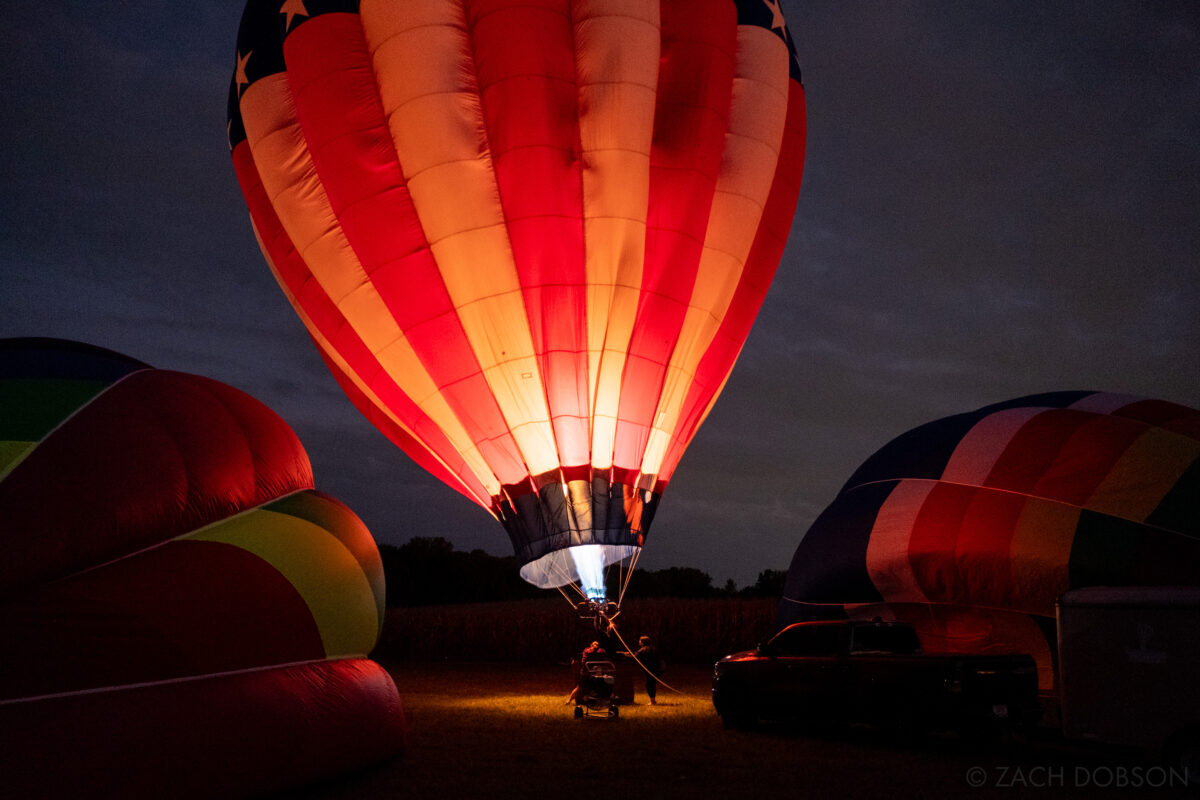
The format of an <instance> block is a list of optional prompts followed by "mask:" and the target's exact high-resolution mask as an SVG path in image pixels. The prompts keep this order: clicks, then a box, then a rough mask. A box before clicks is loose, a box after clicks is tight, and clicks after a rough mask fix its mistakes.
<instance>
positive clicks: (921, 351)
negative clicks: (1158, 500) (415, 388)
mask: <svg viewBox="0 0 1200 800" xmlns="http://www.w3.org/2000/svg"><path fill="white" fill-rule="evenodd" d="M783 8H784V11H785V13H786V15H787V20H788V24H789V27H790V29H791V31H792V34H793V35H794V37H795V40H796V44H797V50H798V52H799V56H800V62H801V65H802V67H803V70H804V83H805V87H806V89H807V92H808V117H809V141H808V151H807V160H806V168H805V177H804V186H803V188H802V190H801V193H800V205H799V208H798V209H797V212H796V219H795V222H794V224H793V228H792V236H791V239H790V241H789V244H788V247H787V251H786V253H785V255H784V259H783V262H782V264H781V266H780V269H779V273H778V275H777V276H776V279H775V283H774V285H773V287H772V289H771V293H770V294H769V295H768V297H767V301H766V304H765V305H764V306H763V310H762V313H761V315H760V317H759V320H758V323H757V325H756V327H755V329H754V331H753V332H752V333H751V336H750V339H749V340H748V342H747V344H746V347H745V349H744V351H743V354H742V358H741V360H740V361H739V363H738V366H737V368H736V369H735V370H734V373H733V376H732V377H731V379H730V381H729V383H728V386H727V388H726V390H725V393H724V394H723V395H722V398H721V400H720V401H719V402H718V403H717V406H716V408H715V410H714V411H713V413H712V415H711V416H710V417H709V420H708V422H707V423H706V424H705V426H704V427H703V428H702V429H701V431H700V433H699V434H698V436H697V437H696V440H695V441H694V443H693V444H692V446H691V448H690V449H689V450H688V452H687V454H686V455H685V456H684V458H683V462H682V464H681V466H680V468H679V470H678V471H677V472H676V474H675V478H674V480H673V481H672V483H671V486H670V488H669V489H668V491H667V493H666V495H665V496H664V499H663V503H662V505H661V507H660V510H659V514H658V516H657V517H656V518H655V522H654V528H653V530H652V532H651V536H650V541H649V544H648V547H647V549H646V553H645V555H644V557H643V559H642V561H641V565H642V566H645V567H649V568H662V567H667V566H694V567H699V568H700V569H703V570H705V571H707V572H708V573H709V574H711V575H712V576H713V578H714V582H715V583H716V584H718V585H721V584H723V583H724V582H725V580H726V579H727V578H733V579H734V580H735V581H737V582H738V584H739V585H745V584H746V583H749V582H753V581H754V579H755V577H756V576H757V575H758V573H759V572H760V571H761V570H763V569H786V568H787V565H788V562H789V561H790V559H791V555H792V552H793V551H794V550H795V548H796V544H797V542H798V541H799V539H800V537H801V536H802V535H803V533H804V531H805V530H806V529H807V528H808V526H809V524H810V523H811V522H812V520H813V519H814V518H815V517H816V515H817V514H818V513H819V512H820V511H821V509H822V508H823V507H824V506H825V505H826V504H827V503H828V502H829V501H830V500H832V498H833V496H834V494H835V493H836V492H837V490H838V488H839V487H840V486H841V484H842V482H844V481H845V479H846V478H847V477H848V476H849V475H850V473H851V472H852V471H853V470H854V468H855V467H856V466H857V465H858V464H859V463H860V462H861V461H862V460H863V459H865V458H866V457H867V456H868V455H870V454H871V453H872V452H873V451H874V450H875V449H877V448H878V447H880V446H882V445H883V444H884V443H885V442H887V441H888V440H889V439H890V438H892V437H893V436H895V435H897V434H899V433H902V432H903V431H905V430H907V429H909V428H911V427H913V426H915V425H918V424H920V423H922V422H925V421H928V420H931V419H935V418H938V417H941V416H945V415H948V414H952V413H956V412H959V411H965V410H970V409H974V408H977V407H979V406H981V405H985V404H988V403H992V402H996V401H1000V400H1005V399H1009V398H1012V397H1016V396H1019V395H1023V394H1030V393H1033V392H1040V391H1048V390H1056V389H1097V390H1107V391H1114V392H1125V393H1130V394H1137V395H1143V396H1148V397H1156V398H1161V399H1165V400H1171V401H1174V402H1177V403H1182V404H1184V405H1190V406H1193V407H1196V406H1200V357H1198V355H1197V354H1198V353H1200V313H1198V310H1200V11H1198V10H1197V8H1198V7H1197V6H1196V5H1195V4H1194V3H1192V2H1190V0H1183V1H1181V2H1156V3H1134V2H1129V3H1117V2H1095V1H1094V0H1081V1H1080V2H1069V3H1068V2H1049V3H1027V2H995V3H969V4H968V3H957V2H941V3H926V2H892V1H891V0H889V1H888V2H882V1H881V2H875V3H865V2H846V1H845V0H823V1H822V2H801V0H784V2H783ZM99 11H102V12H103V13H97V12H99ZM240 14H241V2H238V0H225V2H189V3H162V2H150V1H149V0H147V1H146V2H121V3H111V4H110V3H103V4H97V3H94V2H66V1H65V0H60V1H59V2H54V3H45V2H34V1H33V0H9V2H7V3H6V4H5V14H4V23H5V24H4V28H3V30H2V31H0V63H2V64H3V68H4V72H3V74H4V76H5V80H4V82H3V87H2V88H0V93H2V102H3V117H2V119H3V122H2V123H0V124H2V125H3V142H2V146H0V164H2V169H3V179H4V192H3V195H2V200H0V202H2V204H3V205H2V208H3V216H2V219H3V224H2V225H0V337H8V336H53V337H61V338H67V339H78V340H81V341H85V342H89V343H92V344H96V345H100V346H103V347H107V348H111V349H113V350H117V351H119V352H122V353H126V354H128V355H130V356H133V357H135V358H138V359H141V360H143V361H146V362H149V363H151V364H153V365H155V366H158V367H162V368H166V369H175V370H181V371H185V372H193V373H197V374H200V375H206V376H209V377H212V378H216V379H217V380H221V381H224V382H226V383H229V384H231V385H233V386H236V387H238V388H240V389H242V390H244V391H246V392H249V393H250V394H252V395H254V396H255V397H257V398H258V399H259V400H262V401H263V402H264V403H266V404H267V405H269V406H270V407H272V408H273V409H275V410H276V411H277V412H278V413H279V414H281V415H282V416H283V417H284V419H286V420H287V421H288V422H289V423H290V424H291V425H292V427H293V428H295V430H296V432H297V433H298V434H299V436H300V438H301V440H302V441H303V442H304V444H305V446H306V448H307V449H308V452H309V455H310V456H311V458H312V461H313V468H314V471H315V473H316V479H317V486H318V488H320V489H323V490H324V491H327V492H329V493H331V494H333V495H335V496H336V497H338V498H340V499H341V500H343V501H344V502H346V503H347V504H348V505H349V506H350V507H351V508H353V509H354V510H355V511H356V512H357V513H358V514H359V516H361V517H362V518H363V520H364V521H365V522H366V523H367V525H368V526H369V527H370V529H371V531H372V532H373V533H374V534H375V537H376V538H377V539H378V540H379V541H381V542H387V543H393V544H400V543H403V542H405V541H407V540H408V539H409V538H411V537H413V536H444V537H446V538H447V539H450V540H451V541H453V542H454V543H455V545H456V546H457V547H458V548H460V549H471V548H476V547H480V548H483V549H485V550H488V551H489V552H492V553H496V554H507V553H509V552H510V550H509V544H508V539H507V536H506V535H505V533H504V531H503V529H502V528H501V526H500V525H499V523H496V522H495V521H494V520H492V518H491V517H490V516H489V515H488V514H487V513H486V512H485V511H484V510H483V509H481V508H479V507H477V506H475V505H473V504H471V503H470V502H469V501H467V500H466V499H465V498H463V497H462V496H461V495H459V494H457V493H456V492H454V491H452V490H450V489H449V488H447V487H445V486H443V485H442V484H440V483H439V482H438V481H436V480H435V479H433V478H431V477H429V476H428V475H426V474H425V473H424V472H423V471H421V470H420V469H419V468H418V467H416V466H415V465H413V464H412V462H411V461H409V459H408V458H407V457H406V456H405V455H404V454H403V453H401V452H400V451H399V450H397V449H395V448H394V447H393V446H392V445H391V444H390V443H389V442H388V441H387V440H386V439H385V438H384V437H383V436H382V435H381V434H379V433H377V432H376V431H375V429H374V428H373V427H371V425H370V424H369V423H367V422H366V421H365V420H364V419H363V418H361V417H360V416H359V414H358V412H357V411H356V410H355V409H354V408H353V407H352V406H351V404H350V403H349V401H347V400H345V399H344V397H343V396H342V394H341V392H340V390H339V389H338V387H337V385H336V384H335V382H334V380H333V378H332V377H331V376H330V375H329V373H328V372H327V371H326V369H325V367H324V364H323V363H322V361H321V359H320V358H319V356H318V355H317V351H316V349H315V348H314V347H313V345H312V344H311V342H310V341H309V339H308V336H307V334H306V333H305V331H304V328H303V326H302V325H301V323H300V322H299V320H298V319H297V318H296V316H295V314H294V313H293V312H292V310H291V307H290V306H289V305H288V303H287V301H286V300H285V298H284V296H283V293H282V292H281V291H280V290H279V289H278V287H277V286H276V285H275V282H274V279H273V278H272V276H271V274H270V271H269V270H268V268H267V267H266V264H265V262H264V261H263V258H262V256H261V254H260V253H259V250H258V246H257V245H256V243H255V241H254V236H253V233H252V232H251V228H250V224H249V221H248V217H247V213H246V209H245V205H244V203H243V201H242V197H241V194H240V192H239V191H238V187H237V183H236V180H235V179H234V173H233V168H232V165H231V163H230V160H229V154H228V148H227V144H226V138H225V101H226V93H227V91H228V85H229V79H230V75H231V73H232V70H233V66H234V39H235V34H236V31H237V26H238V21H239V18H240Z"/></svg>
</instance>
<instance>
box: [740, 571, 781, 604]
mask: <svg viewBox="0 0 1200 800" xmlns="http://www.w3.org/2000/svg"><path fill="white" fill-rule="evenodd" d="M786 581H787V572H786V571H785V570H781V569H764V570H763V571H762V572H760V573H758V580H757V581H755V582H754V585H752V586H747V587H746V588H745V589H742V592H741V594H742V596H743V597H783V585H784V583H786Z"/></svg>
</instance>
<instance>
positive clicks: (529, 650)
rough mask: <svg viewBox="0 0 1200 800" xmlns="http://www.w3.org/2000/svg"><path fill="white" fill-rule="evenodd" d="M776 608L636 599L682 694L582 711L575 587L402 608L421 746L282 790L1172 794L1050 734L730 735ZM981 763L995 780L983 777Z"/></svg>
mask: <svg viewBox="0 0 1200 800" xmlns="http://www.w3.org/2000/svg"><path fill="white" fill-rule="evenodd" d="M774 612H775V603H774V602H772V601H768V600H747V599H716V600H678V599H675V600H672V599H645V600H637V601H636V602H628V603H627V604H626V607H625V610H624V611H623V612H622V614H621V617H620V619H619V623H620V628H621V631H622V635H623V636H624V637H625V639H626V640H627V641H630V642H632V641H633V640H634V638H635V637H636V636H638V635H640V634H643V633H645V634H649V635H651V636H653V637H655V639H656V641H657V642H658V643H659V646H660V648H661V651H662V653H663V655H664V656H665V657H666V659H667V661H668V662H669V667H668V669H667V672H666V674H665V676H664V677H665V679H666V680H667V681H668V682H669V683H670V684H671V685H673V686H674V687H676V688H677V689H678V690H679V693H675V692H672V691H670V690H667V689H660V694H659V701H660V704H659V705H656V706H650V705H648V704H647V702H646V697H645V694H644V691H643V687H642V682H641V680H640V679H638V680H636V681H635V686H636V702H635V703H634V704H633V705H627V706H622V707H621V713H620V717H619V718H617V719H610V718H608V717H604V716H596V717H587V718H584V719H578V720H577V719H575V718H574V717H573V715H572V710H573V709H572V707H571V706H567V705H564V701H565V700H566V698H567V695H568V694H569V692H570V690H571V687H572V678H571V672H570V668H569V666H567V664H568V663H569V661H570V658H571V657H572V656H573V655H576V654H578V652H579V650H580V648H581V647H582V646H583V644H585V643H586V641H587V640H589V639H590V638H591V637H592V636H593V635H594V631H593V630H592V629H591V627H590V623H584V622H581V621H579V620H577V619H576V618H575V617H574V615H573V614H572V613H571V611H570V609H568V608H567V606H566V603H565V602H564V601H562V599H561V598H551V599H546V600H535V601H522V602H510V603H490V604H478V605H460V606H442V607H427V608H403V609H391V610H389V615H388V619H387V622H386V624H385V628H384V634H383V638H382V641H381V643H380V646H379V648H378V649H377V650H376V652H375V654H374V657H375V658H376V660H378V661H380V662H381V663H382V664H384V665H385V666H386V667H387V668H388V670H389V672H390V673H391V675H392V678H393V680H394V681H395V683H396V686H397V687H398V688H399V690H400V695H401V698H402V700H403V703H404V708H405V713H406V716H407V720H408V727H409V737H410V738H409V747H408V750H407V752H406V753H405V755H404V756H403V757H402V758H400V759H397V760H395V761H393V762H390V763H388V764H384V765H381V766H379V767H376V768H373V769H370V770H367V771H365V772H361V773H357V774H351V775H346V776H342V777H340V778H338V779H337V780H334V781H330V782H328V783H326V784H323V785H319V786H313V787H308V788H306V789H305V790H304V791H302V792H295V791H292V792H288V793H286V794H285V795H283V796H284V797H287V798H293V797H299V798H309V800H351V798H353V799H354V800H366V799H370V798H415V799H416V800H421V799H423V798H430V799H431V800H458V798H509V797H512V798H523V799H524V800H540V798H570V799H571V800H591V798H597V799H599V798H603V799H604V800H612V799H614V798H615V799H618V800H624V798H637V800H642V798H645V799H646V800H670V799H671V798H688V800H696V799H700V800H703V799H704V798H772V799H773V798H787V799H788V800H793V799H794V800H801V799H803V800H808V799H809V798H842V799H845V800H853V799H854V798H881V797H889V798H890V797H896V798H946V797H950V798H954V797H964V798H971V799H972V800H979V798H985V797H1001V798H1009V799H1010V800H1011V799H1012V798H1017V797H1036V798H1039V800H1040V799H1042V798H1047V799H1048V798H1056V797H1081V796H1082V797H1092V796H1101V797H1104V796H1109V797H1121V798H1127V799H1128V800H1133V798H1135V797H1137V798H1141V797H1164V796H1169V795H1171V794H1173V792H1171V791H1164V790H1161V789H1155V790H1153V791H1152V792H1151V791H1148V790H1146V789H1145V788H1144V787H1143V789H1142V790H1141V791H1135V790H1134V789H1133V788H1132V787H1129V786H1123V787H1122V786H1115V785H1114V786H1112V787H1109V788H1106V789H1101V790H1097V788H1096V786H1094V785H1091V784H1094V783H1095V781H1091V783H1089V784H1088V785H1082V786H1081V785H1080V780H1079V778H1080V777H1081V776H1082V777H1083V778H1084V779H1087V780H1089V781H1090V779H1091V776H1092V775H1093V774H1094V773H1093V772H1091V771H1090V770H1092V769H1094V768H1096V767H1100V768H1104V767H1109V766H1115V767H1125V768H1132V767H1134V766H1137V765H1138V762H1137V758H1136V756H1135V755H1133V754H1129V753H1124V752H1118V751H1113V750H1101V749H1096V748H1087V747H1082V746H1079V745H1068V744H1064V743H1063V742H1061V741H1060V740H1058V739H1057V738H1056V737H1055V736H1054V735H1051V734H1047V733H1041V734H1038V735H1035V736H1034V737H1032V738H1030V739H1011V738H1010V739H1006V740H1002V741H999V742H994V743H989V744H979V743H970V742H964V741H960V740H958V739H956V738H954V737H952V736H948V735H946V736H939V735H925V736H920V737H918V738H916V739H914V740H902V739H900V738H898V737H897V736H896V735H889V734H887V733H884V732H880V731H874V730H870V729H867V728H848V729H846V728H841V729H839V728H831V729H825V730H811V729H797V728H795V727H778V726H776V727H771V726H764V727H761V728H759V729H757V730H753V731H748V732H746V731H728V730H725V728H724V727H723V725H722V724H721V720H720V718H719V717H717V715H716V713H715V711H714V710H713V707H712V701H711V694H710V692H711V684H710V681H711V665H712V662H713V661H714V660H715V659H716V658H717V657H718V656H720V655H722V654H724V653H727V652H731V651H734V650H738V649H743V648H746V647H749V646H752V645H753V644H754V643H755V642H757V641H759V640H761V639H763V638H765V637H766V636H767V635H769V634H770V632H771V630H772V625H773V620H774ZM971 770H975V772H971ZM980 770H982V772H980ZM1078 770H1082V772H1079V771H1078ZM1098 774H1099V775H1100V776H1101V777H1103V776H1104V773H1098ZM1113 774H1114V775H1115V773H1113ZM980 775H982V776H983V778H984V780H983V783H982V786H979V787H976V786H973V785H971V783H970V778H971V777H975V778H976V779H978V777H979V776H980ZM1112 780H1113V782H1114V783H1115V780H1116V779H1115V777H1114V778H1113V779H1112Z"/></svg>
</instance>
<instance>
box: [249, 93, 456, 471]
mask: <svg viewBox="0 0 1200 800" xmlns="http://www.w3.org/2000/svg"><path fill="white" fill-rule="evenodd" d="M250 88H251V87H249V86H248V87H247V90H246V94H249V93H250ZM243 97H244V95H243ZM239 105H240V107H244V104H239ZM251 128H253V126H251ZM247 144H250V143H249V141H248V142H247ZM248 152H250V153H253V149H252V148H250V149H249V150H248ZM251 163H253V164H254V165H255V170H256V173H257V174H258V175H259V180H260V182H261V169H259V168H258V160H257V159H255V158H253V156H252V157H251ZM260 185H262V184H261V183H260ZM265 189H266V187H265V185H264V191H265ZM264 199H266V200H267V203H266V206H264V208H263V209H262V211H263V212H264V213H270V214H271V216H272V218H273V219H276V220H277V221H279V222H280V223H282V220H279V219H278V217H277V215H276V212H275V211H274V203H273V202H272V201H270V200H269V198H265V196H264ZM251 207H252V209H253V207H254V204H253V203H252V204H251ZM268 209H269V211H268ZM279 230H280V233H281V234H282V235H283V236H284V237H285V239H286V240H287V246H288V248H289V252H290V253H294V254H295V257H296V259H298V260H299V263H301V264H303V271H304V272H305V274H306V275H310V276H311V274H312V273H311V269H310V267H309V266H308V265H307V264H306V263H304V262H303V260H302V259H301V257H300V254H299V252H298V251H297V250H296V249H295V246H294V244H293V243H292V242H291V237H290V236H288V234H287V232H286V230H285V229H284V228H283V227H282V224H280V228H279ZM261 241H262V237H261V236H260V242H261ZM264 254H266V255H267V256H268V262H269V263H272V265H273V266H278V265H276V264H275V263H274V262H273V261H272V259H271V258H270V253H269V251H268V250H265V249H264ZM275 271H276V274H277V276H278V275H281V274H283V273H281V272H280V271H279V270H278V269H276V270H275ZM313 277H315V276H313ZM281 285H283V284H281ZM315 285H316V286H318V287H320V284H319V283H317V284H315ZM285 291H286V287H285ZM322 291H324V290H323V289H322ZM289 294H290V293H289ZM293 296H294V297H298V296H296V295H293ZM330 303H331V307H332V308H336V305H335V304H333V302H332V298H330ZM294 307H296V308H297V309H302V308H304V307H305V304H299V305H295V304H294ZM338 313H339V315H341V312H340V310H339V311H338ZM301 318H302V319H305V315H304V314H301ZM342 319H343V324H344V325H348V323H347V322H346V321H345V319H344V316H343V317H342ZM348 329H349V330H351V331H353V330H354V329H353V327H349V328H348ZM319 331H320V328H319V326H314V327H312V328H310V332H313V333H317V332H319ZM355 335H356V336H357V333H356V334H355ZM321 338H324V335H323V334H321ZM328 341H329V346H328V349H327V350H326V352H328V353H329V354H330V355H331V356H333V357H335V358H337V359H339V360H341V359H342V358H343V357H342V356H341V355H340V352H341V351H340V349H339V348H337V347H335V346H334V345H333V344H332V341H333V340H328ZM364 346H366V343H365V342H364ZM372 358H377V357H376V356H374V355H372ZM344 371H345V372H346V374H347V375H348V376H356V379H357V380H359V381H362V380H365V376H362V375H361V371H360V370H359V369H355V368H353V367H351V366H350V364H349V362H347V368H346V370H344ZM378 374H384V375H386V372H384V371H383V370H382V368H381V370H380V373H378ZM388 379H389V380H390V376H388ZM362 389H363V390H364V394H366V395H367V396H369V397H373V396H375V393H374V391H373V390H371V388H370V387H369V386H368V385H363V386H362ZM397 391H400V392H401V393H403V390H402V389H400V388H399V387H397ZM377 405H378V407H379V408H381V409H382V410H383V411H384V413H388V414H389V415H390V410H389V408H388V407H387V406H386V405H384V404H382V403H380V404H377ZM414 407H417V408H419V407H418V406H416V405H415V403H414ZM421 413H422V414H423V415H424V413H425V412H424V411H423V410H422V411H421ZM393 419H395V420H396V421H397V422H400V420H399V419H397V418H395V417H394V416H393ZM401 425H402V427H404V428H407V427H408V425H407V424H405V423H401ZM451 433H453V431H451ZM414 438H415V439H416V440H418V441H422V442H423V441H424V437H423V436H420V435H416V432H415V431H414ZM426 446H427V445H426ZM427 447H428V446H427ZM455 449H456V450H459V451H460V452H461V451H462V450H463V448H461V447H460V446H455ZM467 452H468V454H469V452H470V448H467ZM443 463H445V462H444V460H443Z"/></svg>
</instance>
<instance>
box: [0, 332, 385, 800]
mask: <svg viewBox="0 0 1200 800" xmlns="http://www.w3.org/2000/svg"><path fill="white" fill-rule="evenodd" d="M0 409H2V410H3V413H0V664H3V668H2V669H0V732H4V733H7V732H9V731H12V732H19V734H14V735H19V736H20V743H19V746H17V744H16V743H15V742H12V741H8V740H7V738H6V740H5V741H4V745H5V746H3V747H0V773H3V775H4V779H3V780H4V786H5V789H6V790H11V791H13V792H15V794H14V796H30V797H34V796H68V795H69V794H72V793H86V794H88V795H89V796H177V797H192V796H241V795H249V794H253V793H255V792H262V791H267V790H275V789H279V788H282V787H284V786H288V785H292V784H294V783H296V782H303V781H304V780H310V779H315V778H318V777H322V776H326V775H328V774H330V773H331V772H336V771H339V770H342V769H348V768H353V767H357V766H361V765H363V764H366V763H370V762H371V761H373V760H377V759H379V758H382V757H386V756H389V755H393V754H395V753H396V752H397V751H398V749H399V747H400V743H401V739H400V737H401V734H402V716H401V713H400V705H399V697H398V696H397V693H396V688H395V686H394V685H393V684H392V682H391V679H390V678H389V677H388V675H387V673H386V672H384V671H383V670H382V669H381V668H380V667H379V666H378V665H376V664H374V663H372V662H370V661H368V660H366V658H365V656H366V655H367V654H368V653H369V652H370V651H371V649H372V648H373V647H374V646H375V642H376V640H377V638H378V634H379V630H380V626H381V623H382V612H383V599H384V597H383V590H384V587H383V571H382V565H381V563H380V559H379V553H378V550H377V549H376V547H375V543H374V542H373V541H372V539H371V536H370V534H369V532H368V531H367V529H366V528H365V526H364V525H363V524H362V522H361V521H359V519H358V518H357V517H356V516H355V515H354V514H353V513H352V512H351V511H350V510H349V509H348V508H346V507H345V506H344V505H342V504H341V503H339V502H338V501H336V500H334V499H333V498H331V497H328V496H327V495H324V494H321V493H320V492H317V491H314V490H313V488H312V473H311V470H310V467H309V462H308V457H307V455H306V454H305V452H304V449H303V448H302V447H301V445H300V442H299V441H298V440H297V439H296V436H295V434H294V433H293V432H292V431H291V429H290V428H288V426H287V425H286V424H285V423H284V422H283V420H281V419H280V418H279V417H278V416H276V415H275V414H274V413H273V412H271V411H270V410H269V409H267V408H266V407H265V406H263V405H262V404H261V403H259V402H258V401H257V400H254V399H253V398H251V397H249V396H248V395H246V394H244V393H242V392H240V391H237V390H236V389H233V388H231V387H229V386H226V385H224V384H221V383H218V382H216V381H213V380H209V379H207V378H202V377H198V376H195V375H188V374H184V373H179V372H171V371H167V370H158V369H153V368H151V367H149V366H147V365H146V364H143V363H141V362H138V361H135V360H133V359H130V358H126V357H124V356H121V355H119V354H116V353H112V352H110V351H106V350H101V349H99V348H94V347H89V346H87V345H81V344H78V343H73V342H63V341H59V340H45V339H16V340H2V341H0Z"/></svg>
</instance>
